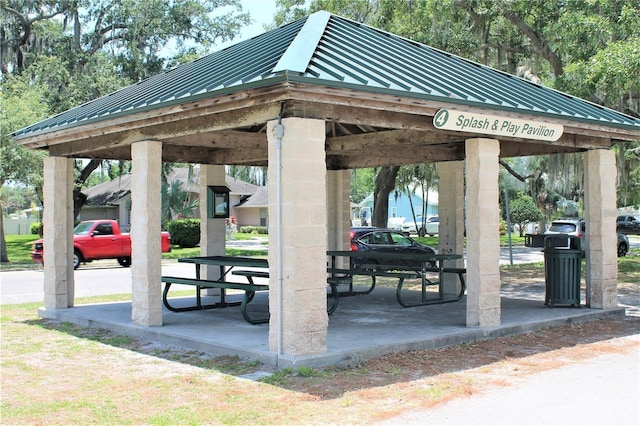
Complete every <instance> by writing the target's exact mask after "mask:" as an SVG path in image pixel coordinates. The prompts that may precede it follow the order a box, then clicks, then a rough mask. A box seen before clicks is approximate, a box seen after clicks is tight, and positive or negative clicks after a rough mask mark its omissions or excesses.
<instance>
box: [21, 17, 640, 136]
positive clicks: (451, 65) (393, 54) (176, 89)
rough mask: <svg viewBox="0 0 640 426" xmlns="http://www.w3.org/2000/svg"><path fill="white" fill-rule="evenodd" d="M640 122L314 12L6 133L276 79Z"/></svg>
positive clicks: (606, 121) (638, 126)
mask: <svg viewBox="0 0 640 426" xmlns="http://www.w3.org/2000/svg"><path fill="white" fill-rule="evenodd" d="M285 80H287V81H297V82H304V83H309V84H317V85H325V86H326V85H328V86H336V87H339V88H346V89H352V90H358V91H366V92H380V93H390V94H394V95H399V96H405V97H407V96H408V97H417V98H423V99H429V100H433V101H436V102H438V101H440V102H446V103H449V104H451V103H453V104H461V105H470V106H475V107H481V108H489V109H495V110H497V111H498V110H504V111H512V112H518V113H524V114H533V115H536V116H546V117H555V118H560V119H567V120H572V121H578V122H587V123H594V124H599V125H606V126H612V127H620V128H626V129H632V130H640V120H638V119H636V118H633V117H630V116H627V115H625V114H622V113H620V112H617V111H614V110H611V109H608V108H605V107H602V106H599V105H596V104H593V103H591V102H587V101H585V100H583V99H580V98H577V97H574V96H570V95H568V94H565V93H561V92H558V91H556V90H553V89H549V88H547V87H544V86H541V85H539V84H535V83H532V82H530V81H527V80H523V79H521V78H518V77H515V76H513V75H510V74H507V73H504V72H501V71H498V70H495V69H492V68H489V67H486V66H483V65H480V64H478V63H475V62H472V61H469V60H466V59H463V58H460V57H458V56H455V55H452V54H449V53H447V52H443V51H440V50H438V49H434V48H432V47H430V46H426V45H424V44H420V43H417V42H413V41H411V40H408V39H405V38H402V37H399V36H396V35H393V34H390V33H387V32H384V31H380V30H377V29H375V28H371V27H368V26H366V25H363V24H359V23H357V22H354V21H351V20H348V19H344V18H341V17H338V16H335V15H331V14H329V13H328V12H317V13H314V14H312V15H310V16H308V17H306V18H303V19H301V20H298V21H295V22H292V23H290V24H286V25H283V26H281V27H279V28H276V29H274V30H272V31H269V32H266V33H264V34H261V35H259V36H256V37H254V38H252V39H249V40H246V41H243V42H240V43H238V44H236V45H233V46H231V47H228V48H226V49H223V50H221V51H218V52H215V53H212V54H210V55H207V56H205V57H203V58H200V59H198V60H196V61H194V62H191V63H187V64H184V65H181V66H179V67H177V68H175V69H172V70H170V71H167V72H165V73H162V74H159V75H157V76H154V77H151V78H149V79H147V80H144V81H142V82H139V83H137V84H134V85H132V86H129V87H126V88H124V89H121V90H119V91H117V92H114V93H112V94H110V95H107V96H104V97H101V98H98V99H96V100H93V101H90V102H88V103H86V104H84V105H81V106H79V107H76V108H73V109H70V110H68V111H65V112H63V113H61V114H58V115H56V116H54V117H51V118H48V119H46V120H44V121H41V122H39V123H37V124H34V125H32V126H29V127H26V128H24V129H22V130H19V131H17V132H15V133H14V137H16V139H20V138H22V137H28V136H33V135H35V134H38V133H47V132H49V131H55V130H60V129H62V128H69V127H75V126H80V125H84V124H89V123H92V122H96V121H101V120H108V119H111V118H115V117H119V116H123V115H128V114H133V113H138V112H142V111H148V110H152V109H156V108H163V107H167V106H170V105H175V104H180V103H185V102H190V101H194V100H198V99H203V98H211V97H215V96H217V95H221V94H227V93H233V92H235V91H240V90H247V89H251V88H257V87H261V86H267V85H270V84H274V83H278V82H281V81H285Z"/></svg>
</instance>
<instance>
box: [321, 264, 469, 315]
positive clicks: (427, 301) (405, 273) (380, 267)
mask: <svg viewBox="0 0 640 426" xmlns="http://www.w3.org/2000/svg"><path fill="white" fill-rule="evenodd" d="M327 255H328V256H330V257H331V263H330V266H329V267H328V268H327V273H328V274H329V275H330V279H334V280H336V282H337V281H338V280H342V283H346V284H349V286H350V291H349V292H347V294H368V293H371V292H372V291H373V289H374V288H375V286H376V277H385V278H396V279H398V284H397V286H396V299H397V301H398V303H399V304H400V305H401V306H403V307H405V308H408V307H414V306H423V305H431V304H436V303H450V302H456V301H458V300H460V299H462V297H463V296H464V292H465V288H466V285H465V279H464V274H466V272H467V271H466V269H465V268H457V267H446V266H445V262H447V261H453V260H457V259H461V258H462V255H460V254H428V253H410V254H409V253H389V252H362V251H328V252H327ZM340 257H342V258H345V259H347V261H348V265H349V266H348V268H345V267H338V266H337V265H338V262H337V259H338V258H340ZM428 273H437V275H438V281H436V282H434V281H432V280H430V279H429V278H428V277H427V275H428ZM445 274H456V275H457V276H458V279H459V280H460V291H459V292H458V293H457V294H456V295H454V296H453V297H448V296H447V295H446V294H445V292H444V288H443V283H444V281H443V279H444V276H445ZM357 275H364V276H370V277H371V286H370V287H369V288H367V289H365V290H364V291H354V290H353V277H354V276H357ZM406 279H420V280H421V297H420V300H419V301H418V302H409V301H407V300H406V297H405V293H406V291H404V292H403V285H404V284H405V280H406ZM434 285H437V286H438V297H437V298H435V299H434V298H428V297H427V294H428V293H427V287H428V286H434ZM340 295H341V296H342V295H344V293H340Z"/></svg>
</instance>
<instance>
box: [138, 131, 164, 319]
mask: <svg viewBox="0 0 640 426" xmlns="http://www.w3.org/2000/svg"><path fill="white" fill-rule="evenodd" d="M131 169H132V175H131V285H132V299H131V320H132V321H133V323H134V324H137V325H143V326H148V327H150V326H159V325H162V283H161V282H160V277H161V275H162V263H161V262H162V247H161V240H160V231H161V209H162V192H161V191H162V190H161V188H162V186H161V182H160V181H161V169H162V143H161V142H156V141H142V142H136V143H134V144H132V145H131Z"/></svg>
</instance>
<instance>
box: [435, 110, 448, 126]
mask: <svg viewBox="0 0 640 426" xmlns="http://www.w3.org/2000/svg"><path fill="white" fill-rule="evenodd" d="M448 120H449V111H447V110H446V109H441V110H440V111H438V112H437V113H436V115H435V117H433V124H435V126H436V127H442V126H444V125H445V124H447V121H448Z"/></svg>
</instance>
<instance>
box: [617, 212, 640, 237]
mask: <svg viewBox="0 0 640 426" xmlns="http://www.w3.org/2000/svg"><path fill="white" fill-rule="evenodd" d="M616 229H617V230H618V232H620V233H623V234H640V219H638V218H637V217H635V216H631V215H620V216H618V218H617V219H616Z"/></svg>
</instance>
